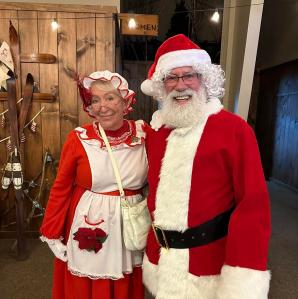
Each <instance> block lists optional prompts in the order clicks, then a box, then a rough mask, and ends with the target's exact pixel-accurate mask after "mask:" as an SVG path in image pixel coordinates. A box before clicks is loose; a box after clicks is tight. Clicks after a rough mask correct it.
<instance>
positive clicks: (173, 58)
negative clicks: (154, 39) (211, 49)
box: [141, 34, 211, 96]
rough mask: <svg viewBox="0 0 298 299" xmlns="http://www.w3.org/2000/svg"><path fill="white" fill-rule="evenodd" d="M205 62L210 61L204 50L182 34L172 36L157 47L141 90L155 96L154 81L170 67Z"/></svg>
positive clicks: (158, 79)
mask: <svg viewBox="0 0 298 299" xmlns="http://www.w3.org/2000/svg"><path fill="white" fill-rule="evenodd" d="M205 63H211V59H210V56H209V55H208V53H207V52H206V51H205V50H202V49H201V48H200V47H199V46H198V45H196V44H195V43H193V42H192V41H191V40H190V39H189V38H187V37H186V36H185V35H184V34H178V35H175V36H172V37H170V38H168V39H167V40H166V41H164V42H163V43H162V44H161V45H160V47H159V48H158V50H157V52H156V55H155V60H154V63H153V64H152V65H151V67H150V69H149V71H148V77H147V79H146V80H145V81H144V82H143V83H142V84H141V90H142V92H143V93H145V94H147V95H150V96H155V95H156V87H155V86H154V82H157V81H161V80H162V78H163V77H164V75H165V74H166V73H167V72H169V71H170V70H171V69H174V68H177V67H183V66H195V65H199V64H205Z"/></svg>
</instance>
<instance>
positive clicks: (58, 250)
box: [40, 236, 67, 262]
mask: <svg viewBox="0 0 298 299" xmlns="http://www.w3.org/2000/svg"><path fill="white" fill-rule="evenodd" d="M40 239H41V241H43V242H47V244H48V245H49V247H50V249H51V250H52V252H53V253H54V255H55V257H56V258H58V259H60V260H61V261H63V262H67V255H66V245H64V244H63V243H62V242H61V240H60V239H48V238H46V237H44V236H41V237H40Z"/></svg>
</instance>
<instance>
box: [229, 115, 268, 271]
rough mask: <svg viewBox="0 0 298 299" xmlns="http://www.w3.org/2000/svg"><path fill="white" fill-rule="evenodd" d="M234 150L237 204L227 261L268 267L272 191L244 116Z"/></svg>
mask: <svg viewBox="0 0 298 299" xmlns="http://www.w3.org/2000/svg"><path fill="white" fill-rule="evenodd" d="M233 151H234V152H233V186H234V194H235V201H236V208H235V210H234V212H233V214H232V217H231V219H230V224H229V232H228V239H227V249H226V250H227V251H226V264H228V265H230V266H240V267H246V268H252V269H256V270H266V269H267V257H268V246H269V238H270V232H271V224H270V204H269V195H268V191H267V186H266V182H265V178H264V175H263V169H262V165H261V160H260V155H259V150H258V145H257V141H256V138H255V135H254V133H253V131H252V129H251V128H250V126H249V125H247V123H246V122H244V121H243V120H241V119H239V124H238V126H237V127H236V129H235V138H234V148H233Z"/></svg>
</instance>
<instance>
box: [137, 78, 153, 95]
mask: <svg viewBox="0 0 298 299" xmlns="http://www.w3.org/2000/svg"><path fill="white" fill-rule="evenodd" d="M141 90H142V92H143V93H144V94H146V95H148V96H156V90H154V88H153V82H152V80H149V79H146V80H145V81H143V82H142V84H141Z"/></svg>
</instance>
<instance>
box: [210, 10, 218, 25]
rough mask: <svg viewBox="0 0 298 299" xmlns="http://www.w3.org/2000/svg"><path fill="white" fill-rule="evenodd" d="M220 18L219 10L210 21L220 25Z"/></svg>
mask: <svg viewBox="0 0 298 299" xmlns="http://www.w3.org/2000/svg"><path fill="white" fill-rule="evenodd" d="M219 18H220V16H219V13H218V10H216V11H215V12H214V14H213V15H212V17H211V19H210V20H211V21H212V22H214V23H218V22H219Z"/></svg>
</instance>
